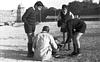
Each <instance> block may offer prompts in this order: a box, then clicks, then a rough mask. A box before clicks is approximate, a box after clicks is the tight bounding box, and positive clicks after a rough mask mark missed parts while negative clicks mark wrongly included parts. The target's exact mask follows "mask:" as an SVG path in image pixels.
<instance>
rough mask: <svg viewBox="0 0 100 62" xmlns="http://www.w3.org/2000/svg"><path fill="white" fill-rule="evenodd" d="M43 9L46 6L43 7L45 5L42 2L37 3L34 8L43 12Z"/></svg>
mask: <svg viewBox="0 0 100 62" xmlns="http://www.w3.org/2000/svg"><path fill="white" fill-rule="evenodd" d="M43 7H44V5H43V3H42V2H41V1H37V2H36V3H35V4H34V8H35V9H37V10H41V9H42V8H43Z"/></svg>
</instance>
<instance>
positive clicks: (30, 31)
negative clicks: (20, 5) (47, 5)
mask: <svg viewBox="0 0 100 62" xmlns="http://www.w3.org/2000/svg"><path fill="white" fill-rule="evenodd" d="M43 7H44V5H43V3H42V2H41V1H37V2H36V3H35V4H34V6H33V7H29V8H28V9H27V10H26V12H25V13H24V15H23V16H22V21H23V22H24V29H25V33H26V34H27V37H28V44H27V45H28V46H27V47H28V54H27V56H28V57H32V56H33V54H34V53H33V51H32V45H33V43H32V37H33V36H34V32H35V24H36V22H38V20H36V15H37V14H38V13H39V11H41V9H42V8H43Z"/></svg>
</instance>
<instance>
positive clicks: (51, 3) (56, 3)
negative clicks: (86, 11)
mask: <svg viewBox="0 0 100 62" xmlns="http://www.w3.org/2000/svg"><path fill="white" fill-rule="evenodd" d="M36 1H42V2H43V4H44V5H45V6H46V7H48V8H49V7H55V8H61V6H62V4H68V3H69V2H72V1H75V0H1V1H0V10H13V9H17V6H18V4H21V5H22V6H23V7H25V8H28V7H31V6H34V3H35V2H36ZM76 1H83V0H76ZM93 2H97V3H98V2H99V0H93Z"/></svg>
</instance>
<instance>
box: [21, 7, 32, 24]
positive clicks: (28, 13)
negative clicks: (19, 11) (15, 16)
mask: <svg viewBox="0 0 100 62" xmlns="http://www.w3.org/2000/svg"><path fill="white" fill-rule="evenodd" d="M30 13H31V11H30V8H29V9H27V10H26V12H25V13H24V15H23V16H22V21H23V22H24V23H27V17H28V16H29V15H30Z"/></svg>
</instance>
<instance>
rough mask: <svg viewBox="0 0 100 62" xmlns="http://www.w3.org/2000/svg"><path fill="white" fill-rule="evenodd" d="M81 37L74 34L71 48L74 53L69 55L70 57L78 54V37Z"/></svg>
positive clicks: (78, 34)
mask: <svg viewBox="0 0 100 62" xmlns="http://www.w3.org/2000/svg"><path fill="white" fill-rule="evenodd" d="M82 35H83V33H75V34H74V36H73V47H74V51H73V52H72V53H71V55H77V54H79V53H80V41H79V39H80V37H81V36H82Z"/></svg>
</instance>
